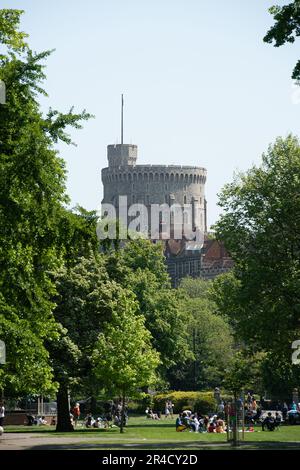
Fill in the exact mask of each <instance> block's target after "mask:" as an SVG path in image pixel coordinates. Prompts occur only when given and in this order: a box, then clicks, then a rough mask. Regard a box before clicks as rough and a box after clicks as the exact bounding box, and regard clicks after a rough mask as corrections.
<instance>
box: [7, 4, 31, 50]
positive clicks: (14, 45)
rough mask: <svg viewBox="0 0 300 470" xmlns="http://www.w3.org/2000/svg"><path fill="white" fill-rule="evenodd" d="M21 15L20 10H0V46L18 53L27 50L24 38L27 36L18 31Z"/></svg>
mask: <svg viewBox="0 0 300 470" xmlns="http://www.w3.org/2000/svg"><path fill="white" fill-rule="evenodd" d="M23 13H24V12H23V11H22V10H11V9H1V10H0V44H4V45H6V46H7V47H8V48H9V49H11V50H12V51H15V52H20V51H23V50H25V49H26V48H27V44H26V42H25V38H27V37H28V35H27V34H26V33H24V32H21V31H19V23H20V17H21V15H22V14H23ZM1 57H2V56H0V58H1Z"/></svg>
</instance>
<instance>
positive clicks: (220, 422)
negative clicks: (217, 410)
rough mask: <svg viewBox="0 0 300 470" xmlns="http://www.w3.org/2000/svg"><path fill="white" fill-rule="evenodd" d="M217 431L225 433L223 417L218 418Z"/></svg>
mask: <svg viewBox="0 0 300 470" xmlns="http://www.w3.org/2000/svg"><path fill="white" fill-rule="evenodd" d="M216 432H217V433H224V432H225V430H224V421H223V419H221V418H219V419H217V422H216Z"/></svg>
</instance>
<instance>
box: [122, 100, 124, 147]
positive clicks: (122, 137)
mask: <svg viewBox="0 0 300 470" xmlns="http://www.w3.org/2000/svg"><path fill="white" fill-rule="evenodd" d="M123 110H124V97H123V93H122V101H121V144H122V145H123V135H124V129H123Z"/></svg>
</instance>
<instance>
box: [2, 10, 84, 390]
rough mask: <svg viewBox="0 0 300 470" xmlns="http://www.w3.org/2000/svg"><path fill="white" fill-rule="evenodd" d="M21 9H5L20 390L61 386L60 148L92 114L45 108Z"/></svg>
mask: <svg viewBox="0 0 300 470" xmlns="http://www.w3.org/2000/svg"><path fill="white" fill-rule="evenodd" d="M21 14H22V12H21V11H19V10H0V42H1V46H2V49H1V55H0V79H1V80H3V81H4V82H5V85H6V103H5V104H2V105H0V136H1V137H0V237H1V246H0V266H1V269H0V305H1V316H0V337H1V339H2V340H4V341H5V343H6V347H7V364H6V365H5V366H3V368H1V372H0V373H1V374H2V377H1V380H2V385H3V387H6V388H7V390H14V391H18V392H20V393H25V392H26V391H27V392H32V393H42V392H45V391H47V390H51V389H52V390H53V388H54V387H55V384H54V383H52V380H51V373H52V372H51V365H50V363H49V355H48V352H47V350H46V348H45V341H46V340H49V339H50V340H51V339H53V340H55V339H57V335H58V330H57V325H56V323H55V319H54V317H53V314H52V310H53V307H54V304H53V302H52V297H53V295H54V292H55V285H54V282H53V281H52V279H51V274H50V272H51V271H53V270H55V269H57V268H58V267H59V266H60V265H61V264H62V263H63V254H62V253H61V250H60V243H58V240H59V239H60V234H59V225H58V220H59V219H60V217H61V214H62V207H63V206H64V205H65V204H66V202H67V201H68V199H67V197H66V194H65V178H66V173H65V165H64V162H63V161H62V159H61V158H59V156H58V154H57V151H56V150H55V148H54V145H55V143H56V142H57V141H58V140H63V141H65V142H67V143H68V142H70V139H69V136H68V135H67V134H65V129H66V126H69V125H71V126H73V127H75V128H78V127H80V122H81V120H86V119H88V118H89V117H90V116H89V115H88V114H87V113H85V112H83V113H80V114H74V113H73V112H72V111H71V112H69V113H66V114H62V113H58V112H57V111H52V110H50V111H49V113H48V114H47V115H46V116H43V115H42V112H41V109H40V106H39V103H38V95H39V94H41V93H42V94H44V95H46V93H45V91H44V90H43V89H42V88H41V82H42V81H43V80H44V78H45V75H44V72H43V68H44V65H43V61H44V59H46V58H47V57H48V55H49V51H48V52H43V53H40V54H36V53H33V52H32V51H31V50H30V49H29V47H28V45H27V44H26V43H25V39H26V34H25V33H23V32H20V31H19V20H20V16H21Z"/></svg>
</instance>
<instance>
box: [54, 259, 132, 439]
mask: <svg viewBox="0 0 300 470" xmlns="http://www.w3.org/2000/svg"><path fill="white" fill-rule="evenodd" d="M56 289H57V292H58V295H57V297H56V298H55V302H56V308H55V310H54V317H55V320H56V321H57V322H58V324H59V325H61V328H62V332H63V335H61V337H60V339H59V341H53V342H49V344H48V349H49V351H50V355H51V359H52V365H53V368H54V373H55V375H54V376H55V380H56V381H57V382H58V383H59V390H58V394H57V406H58V420H57V430H58V431H67V430H71V429H72V427H71V424H70V417H69V408H68V391H71V392H75V391H77V392H78V391H81V393H85V392H86V391H87V390H88V391H89V394H90V393H92V394H93V392H95V391H94V390H91V389H90V388H89V387H90V386H91V383H94V382H95V381H94V380H93V378H94V373H93V365H92V362H91V357H92V355H93V351H94V349H95V347H96V346H95V345H96V343H97V339H98V336H99V333H100V332H101V331H102V330H103V324H104V322H109V321H110V319H111V318H112V315H113V313H114V312H115V311H117V310H118V308H121V307H119V305H120V306H122V302H123V299H124V298H125V297H126V298H127V299H128V301H133V298H134V296H133V294H132V292H131V291H130V290H128V289H125V288H123V287H122V286H120V285H119V284H117V283H116V282H114V281H111V280H110V278H109V276H108V273H107V271H106V268H105V255H103V254H96V255H95V254H91V255H90V257H89V258H80V259H78V260H77V264H75V265H74V266H72V267H69V268H68V267H64V268H62V269H61V270H60V271H59V272H58V273H57V274H56Z"/></svg>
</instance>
